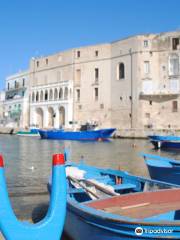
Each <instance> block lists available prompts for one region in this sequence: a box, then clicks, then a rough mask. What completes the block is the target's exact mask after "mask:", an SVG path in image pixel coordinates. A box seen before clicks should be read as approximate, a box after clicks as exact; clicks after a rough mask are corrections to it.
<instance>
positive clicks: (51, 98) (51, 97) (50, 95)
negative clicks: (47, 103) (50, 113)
mask: <svg viewBox="0 0 180 240" xmlns="http://www.w3.org/2000/svg"><path fill="white" fill-rule="evenodd" d="M49 100H53V90H52V89H50V91H49Z"/></svg>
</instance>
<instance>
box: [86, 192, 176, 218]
mask: <svg viewBox="0 0 180 240" xmlns="http://www.w3.org/2000/svg"><path fill="white" fill-rule="evenodd" d="M87 205H88V206H89V207H92V208H95V209H97V210H103V211H105V212H108V213H113V214H117V215H121V216H126V217H130V218H136V219H145V218H149V217H152V216H155V215H159V214H163V213H166V212H169V211H176V210H180V189H168V190H159V191H154V192H141V193H131V194H127V195H120V196H115V197H110V198H106V199H101V200H95V201H91V202H89V203H87Z"/></svg>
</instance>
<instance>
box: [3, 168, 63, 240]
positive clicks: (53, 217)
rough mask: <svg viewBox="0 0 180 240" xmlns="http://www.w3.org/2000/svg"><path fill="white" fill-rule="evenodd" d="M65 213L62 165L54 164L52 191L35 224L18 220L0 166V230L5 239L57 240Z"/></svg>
mask: <svg viewBox="0 0 180 240" xmlns="http://www.w3.org/2000/svg"><path fill="white" fill-rule="evenodd" d="M65 215H66V176H65V167H64V165H59V164H57V165H54V166H53V172H52V193H51V198H50V205H49V209H48V212H47V215H46V217H45V218H44V219H43V220H42V221H40V222H39V223H36V224H31V223H28V222H20V221H19V220H18V219H17V218H16V216H15V214H14V212H13V210H12V207H11V203H10V200H9V197H8V193H7V187H6V182H5V174H4V168H3V167H2V166H1V167H0V230H1V232H2V234H3V236H4V237H5V239H7V240H40V239H44V240H50V239H51V240H59V239H60V237H61V234H62V231H63V226H64V221H65Z"/></svg>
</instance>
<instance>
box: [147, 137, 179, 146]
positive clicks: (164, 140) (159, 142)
mask: <svg viewBox="0 0 180 240" xmlns="http://www.w3.org/2000/svg"><path fill="white" fill-rule="evenodd" d="M148 137H149V139H150V141H151V143H152V144H153V145H154V147H155V148H156V149H160V148H162V149H166V148H177V149H180V136H173V135H168V136H160V135H152V136H148Z"/></svg>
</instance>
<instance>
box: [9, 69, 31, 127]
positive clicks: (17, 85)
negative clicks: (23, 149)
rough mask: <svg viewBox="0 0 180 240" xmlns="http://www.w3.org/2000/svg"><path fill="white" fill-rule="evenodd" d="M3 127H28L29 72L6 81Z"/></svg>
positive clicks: (13, 76)
mask: <svg viewBox="0 0 180 240" xmlns="http://www.w3.org/2000/svg"><path fill="white" fill-rule="evenodd" d="M4 126H6V127H13V128H16V127H20V128H26V127H28V126H29V72H28V71H25V72H20V73H17V74H15V75H12V76H9V77H8V78H7V79H6V88H5V101H4Z"/></svg>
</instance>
